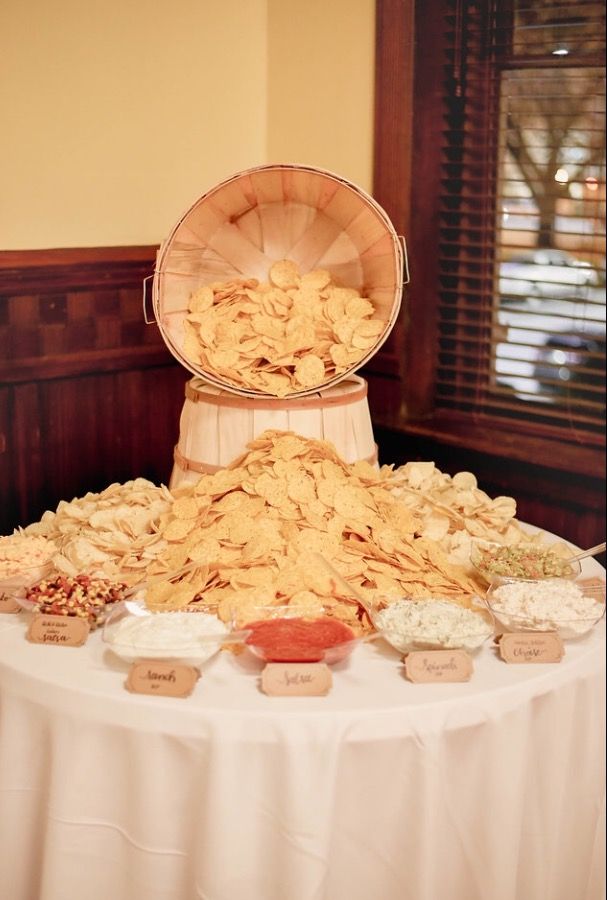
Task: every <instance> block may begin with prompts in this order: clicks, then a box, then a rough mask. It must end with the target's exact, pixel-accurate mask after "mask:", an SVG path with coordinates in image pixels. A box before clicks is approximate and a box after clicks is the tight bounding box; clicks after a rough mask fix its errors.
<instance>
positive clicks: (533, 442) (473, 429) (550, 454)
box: [373, 0, 605, 479]
mask: <svg viewBox="0 0 607 900" xmlns="http://www.w3.org/2000/svg"><path fill="white" fill-rule="evenodd" d="M440 7H441V3H440V0H418V2H417V3H416V2H415V0H377V3H376V23H377V24H376V65H375V91H376V94H375V98H376V99H375V142H374V181H373V192H374V195H375V197H376V198H377V200H378V202H379V203H381V204H382V206H383V207H384V208H385V209H386V211H387V212H388V214H389V215H390V217H391V219H392V221H393V223H394V226H395V228H396V230H397V231H398V232H399V233H400V234H403V235H404V236H405V237H406V240H407V247H408V253H409V267H410V272H411V283H410V285H409V287H408V288H407V289H406V291H405V296H404V298H403V309H402V323H401V327H400V329H399V330H398V343H399V346H398V352H399V354H400V356H401V358H402V366H401V375H400V379H399V380H400V397H401V402H400V403H399V404H391V405H390V406H386V407H385V408H383V409H382V408H381V407H377V406H376V408H374V410H373V413H374V420H375V421H376V423H377V425H378V426H379V427H381V428H385V429H390V430H391V431H393V432H398V433H400V434H403V435H411V436H415V437H417V438H429V439H432V440H434V441H437V442H439V443H441V444H443V445H446V446H452V447H457V448H466V449H469V450H470V451H474V452H481V453H484V454H488V455H490V456H494V457H496V458H505V459H508V460H512V461H519V462H530V461H533V462H536V463H540V464H541V465H543V466H545V467H546V468H551V469H554V470H558V471H561V472H570V473H571V474H572V475H576V474H579V475H592V476H594V477H597V478H603V479H604V477H605V454H604V450H603V449H602V447H599V446H593V445H592V444H591V443H589V442H587V441H585V440H583V439H582V440H580V442H576V439H575V437H574V436H572V440H571V441H564V440H562V438H560V437H559V436H554V435H551V434H550V433H549V432H548V433H543V434H542V433H541V431H540V430H539V429H535V428H534V427H533V426H531V427H525V425H524V424H522V423H521V424H520V426H519V424H518V423H517V424H516V426H515V427H513V425H512V424H510V425H507V424H504V425H500V424H499V423H492V426H491V428H490V429H488V428H487V426H486V423H478V422H475V420H474V417H473V416H470V415H465V414H460V413H458V412H456V411H454V412H444V411H442V412H441V413H440V414H436V413H434V411H433V383H434V372H435V366H436V349H435V348H436V346H437V322H438V315H437V312H438V298H437V295H436V289H435V285H436V283H437V269H436V264H437V253H436V249H435V248H436V242H435V228H436V221H435V219H434V220H433V212H432V209H431V207H430V206H428V207H427V208H426V209H424V210H420V208H419V205H418V206H415V207H414V206H413V204H412V193H413V191H412V185H413V183H414V181H415V183H416V184H417V185H420V184H421V185H423V184H431V183H432V179H433V178H435V173H436V172H437V169H438V160H437V154H438V153H439V147H440V142H439V140H438V135H437V134H436V129H437V127H439V126H438V123H439V121H440V117H439V116H437V115H436V102H437V101H436V98H437V97H438V96H440V91H441V86H440V78H441V74H440V67H439V66H437V65H436V57H437V53H440V43H439V42H440V35H441V20H440ZM418 196H419V192H418Z"/></svg>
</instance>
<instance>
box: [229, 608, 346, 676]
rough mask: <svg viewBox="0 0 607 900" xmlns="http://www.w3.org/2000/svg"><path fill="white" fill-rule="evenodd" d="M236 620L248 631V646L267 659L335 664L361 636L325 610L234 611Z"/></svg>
mask: <svg viewBox="0 0 607 900" xmlns="http://www.w3.org/2000/svg"><path fill="white" fill-rule="evenodd" d="M233 621H234V623H235V624H237V625H239V626H240V627H241V628H242V629H244V631H246V632H247V637H246V639H245V641H244V644H245V646H246V647H247V648H248V649H249V650H250V651H251V653H253V654H254V655H255V656H257V657H259V658H260V659H263V660H264V662H284V663H303V662H323V663H326V664H327V665H329V666H331V665H335V664H336V663H340V662H343V661H344V660H345V659H347V658H348V657H349V656H350V654H351V653H352V651H353V650H354V648H355V647H356V645H357V644H358V643H359V641H360V637H359V636H358V635H357V634H356V633H355V632H354V631H353V630H352V628H350V626H349V625H346V624H345V623H344V622H341V621H340V620H339V619H335V618H333V617H331V616H329V615H327V613H326V610H325V609H324V608H323V609H322V610H317V611H314V612H311V611H310V612H306V611H305V610H301V609H297V608H293V607H289V606H288V605H284V606H258V607H254V608H248V609H247V611H246V614H244V615H243V613H241V612H239V611H238V610H234V611H233Z"/></svg>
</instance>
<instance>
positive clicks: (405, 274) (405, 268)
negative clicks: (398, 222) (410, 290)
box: [398, 234, 410, 287]
mask: <svg viewBox="0 0 607 900" xmlns="http://www.w3.org/2000/svg"><path fill="white" fill-rule="evenodd" d="M398 239H399V241H400V242H401V244H402V248H403V287H404V286H405V285H406V284H409V281H410V278H409V257H408V256H407V242H406V241H405V239H404V237H403V236H402V234H399V235H398Z"/></svg>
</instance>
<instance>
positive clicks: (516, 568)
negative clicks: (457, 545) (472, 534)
mask: <svg viewBox="0 0 607 900" xmlns="http://www.w3.org/2000/svg"><path fill="white" fill-rule="evenodd" d="M565 552H567V551H566V550H565ZM470 562H471V563H472V565H473V566H474V568H475V569H476V571H477V572H478V573H479V575H481V576H482V578H484V579H485V581H487V582H489V583H490V584H491V583H493V582H496V581H497V582H499V581H504V580H507V581H510V580H516V579H523V580H525V581H528V580H530V579H531V580H535V581H541V580H542V579H545V578H564V579H571V580H573V579H575V578H577V577H578V576H579V575H580V573H581V570H582V569H581V565H580V562H579V560H575V561H572V560H571V559H568V558H566V557H564V556H562V555H560V554H559V553H558V552H557V550H556V549H555V548H553V547H550V546H548V545H546V544H534V543H531V542H529V543H527V542H521V543H519V544H508V545H506V544H494V543H489V542H482V541H478V542H476V543H475V544H473V546H472V551H471V554H470Z"/></svg>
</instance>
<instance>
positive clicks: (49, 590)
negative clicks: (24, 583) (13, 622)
mask: <svg viewBox="0 0 607 900" xmlns="http://www.w3.org/2000/svg"><path fill="white" fill-rule="evenodd" d="M125 588H126V586H125V584H124V583H123V582H120V581H114V580H112V579H110V578H105V577H100V576H96V575H86V574H81V575H73V576H72V575H63V574H61V573H59V572H56V571H51V572H49V573H48V574H47V575H46V576H45V577H44V578H42V579H39V580H37V581H35V582H34V583H33V584H30V585H29V586H28V587H27V588H26V589H25V591H24V592H23V593H22V594H21V595H19V596H16V598H15V599H16V600H17V603H18V604H19V605H20V606H21V607H22V608H23V609H25V610H26V611H28V612H31V613H44V614H46V615H52V616H72V617H77V618H81V619H86V621H87V622H88V623H89V625H90V627H91V629H94V628H97V627H99V626H101V625H103V623H104V621H105V619H106V617H107V616H108V614H109V612H110V610H111V609H112V608H113V606H114V605H115V604H116V603H118V602H119V601H120V600H121V599H122V595H123V593H124V590H125Z"/></svg>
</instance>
